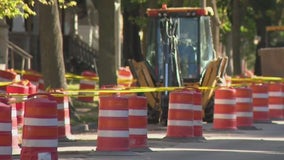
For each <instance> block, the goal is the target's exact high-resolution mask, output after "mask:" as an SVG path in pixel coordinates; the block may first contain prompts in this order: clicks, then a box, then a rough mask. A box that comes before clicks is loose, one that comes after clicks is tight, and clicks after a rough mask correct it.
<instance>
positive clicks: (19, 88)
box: [6, 83, 29, 127]
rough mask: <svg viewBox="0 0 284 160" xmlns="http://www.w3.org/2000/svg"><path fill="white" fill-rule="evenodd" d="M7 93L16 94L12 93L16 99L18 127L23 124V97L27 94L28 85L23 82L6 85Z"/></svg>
mask: <svg viewBox="0 0 284 160" xmlns="http://www.w3.org/2000/svg"><path fill="white" fill-rule="evenodd" d="M6 89H7V93H8V94H18V95H13V96H12V97H14V98H15V99H16V101H17V103H16V110H17V123H18V127H22V126H23V117H24V108H25V101H24V100H25V99H26V97H27V95H28V94H29V87H28V86H25V85H23V84H18V83H14V84H11V85H9V86H7V88H6Z"/></svg>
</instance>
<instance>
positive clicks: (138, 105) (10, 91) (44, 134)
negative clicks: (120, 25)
mask: <svg viewBox="0 0 284 160" xmlns="http://www.w3.org/2000/svg"><path fill="white" fill-rule="evenodd" d="M89 2H90V1H88V3H89ZM87 6H88V7H89V8H88V9H90V8H91V7H90V6H92V5H90V4H88V5H87ZM116 7H118V8H119V6H118V5H117V6H116ZM214 10H215V9H214V6H213V8H212V7H207V6H201V7H168V5H167V4H165V3H163V4H162V5H161V7H160V8H147V10H146V13H145V17H146V18H147V33H145V35H147V36H145V37H146V42H147V43H145V44H144V45H145V46H146V47H145V51H144V52H145V53H143V54H142V53H137V55H136V56H137V57H139V58H137V57H128V58H127V59H126V60H125V64H126V65H124V66H123V65H122V64H120V63H124V62H123V60H122V59H125V58H126V57H123V58H121V57H120V56H121V53H119V52H120V50H121V48H120V47H118V46H115V49H114V50H116V52H117V53H115V57H116V58H117V55H119V56H118V57H120V58H121V59H120V58H119V62H115V64H114V65H113V66H117V65H118V64H119V66H120V67H116V70H115V73H114V74H115V78H116V79H115V83H114V84H110V83H108V84H106V83H107V82H112V81H111V80H106V79H105V77H107V76H106V75H110V74H111V72H102V71H106V70H108V69H109V68H112V67H113V66H107V64H108V63H109V62H105V63H106V65H104V67H103V69H102V68H100V67H101V65H102V64H103V63H104V62H103V61H104V60H106V59H104V58H105V57H102V56H101V55H99V53H98V52H99V47H98V44H97V42H98V41H96V42H94V41H92V38H98V37H96V36H94V35H95V34H93V32H98V30H97V28H92V27H89V26H87V25H86V24H85V23H86V22H89V21H88V18H86V17H83V16H81V19H80V22H79V21H78V19H77V18H78V17H76V16H77V15H76V16H75V19H73V20H75V22H76V23H75V24H76V27H75V28H76V29H77V30H76V33H77V35H76V36H70V35H63V37H62V38H63V39H62V40H63V44H64V45H63V48H62V50H63V53H64V54H63V55H62V57H61V58H63V59H64V63H62V64H61V63H57V65H63V66H64V67H65V68H66V73H65V70H64V72H60V71H61V69H62V68H61V69H58V70H60V71H59V72H58V71H57V70H56V71H55V69H54V68H50V69H46V68H45V69H39V68H40V67H41V66H44V65H46V64H47V65H50V67H54V66H53V64H52V63H50V62H49V63H46V61H48V60H46V61H45V59H44V58H43V57H41V56H42V55H39V54H38V53H39V52H40V51H41V50H40V49H39V48H41V47H42V44H41V43H39V40H41V39H40V38H41V37H40V36H39V35H34V34H30V32H29V33H28V32H22V31H23V30H25V29H24V28H23V26H22V27H21V25H19V24H23V22H22V21H21V19H17V18H15V19H13V20H12V24H13V25H11V31H10V33H9V37H10V38H9V40H6V41H5V42H7V49H8V51H9V54H8V56H7V59H8V60H7V62H5V64H2V62H0V64H1V65H0V67H1V70H0V93H1V96H0V160H65V159H66V160H67V159H68V160H88V159H90V160H91V159H92V160H93V159H97V160H161V159H163V160H172V159H179V160H188V159H195V160H207V159H208V160H209V159H210V160H211V159H220V160H227V159H230V160H240V159H251V160H254V159H255V160H267V159H273V160H283V158H284V143H283V141H284V135H283V133H284V83H283V81H284V79H283V76H284V72H283V69H282V67H281V66H280V64H282V59H283V58H282V57H283V56H282V52H283V47H282V46H283V45H282V42H283V40H284V36H283V37H282V36H281V35H282V32H283V31H284V27H281V26H267V27H266V30H265V32H266V35H267V36H266V39H265V41H266V46H265V47H264V48H260V49H258V50H257V54H258V55H259V56H260V57H261V61H260V66H261V70H262V75H255V74H254V73H252V72H251V71H250V70H249V69H248V68H247V66H246V65H243V66H241V68H242V73H241V74H239V75H230V74H228V70H229V69H228V68H231V64H230V63H231V61H232V57H230V56H228V55H220V54H218V53H217V52H216V50H215V49H214V42H213V41H214V38H213V33H212V32H213V31H212V26H211V24H212V22H211V20H212V17H213V16H214ZM63 13H64V14H66V15H68V14H69V13H68V12H63V11H62V12H61V14H62V15H63ZM70 13H71V12H70ZM88 14H89V12H88ZM116 14H117V13H115V16H117V15H116ZM215 14H216V13H215ZM69 16H70V15H69ZM66 17H68V16H66ZM66 17H65V18H66ZM82 17H83V18H82ZM69 18H70V17H69ZM73 18H74V17H73ZM61 19H63V18H61ZM63 20H64V19H63ZM65 27H66V26H65ZM63 28H64V27H63ZM67 28H68V27H67ZM90 28H91V29H90ZM65 31H66V30H65ZM79 32H80V33H79ZM275 32H277V33H275ZM80 34H81V37H80ZM82 35H84V36H82ZM279 35H280V36H279ZM86 36H89V37H88V38H86ZM82 37H83V38H82ZM114 38H117V37H115V36H114ZM282 38H283V39H282ZM256 40H257V44H258V43H259V41H260V38H258V37H257V38H256ZM23 42H25V43H23ZM0 48H1V47H0ZM110 48H111V46H110ZM44 52H45V51H44ZM42 54H44V53H42ZM138 54H139V55H138ZM49 56H53V55H52V54H50V55H48V56H47V57H49ZM141 57H143V58H141ZM45 58H46V57H45ZM106 58H107V56H106ZM108 58H109V59H111V58H110V57H108ZM59 59H60V58H59ZM278 61H279V62H278ZM276 62H277V63H276ZM44 63H45V64H44ZM55 67H58V66H55ZM59 68H60V67H59ZM108 71H112V69H109V70H108ZM61 73H64V75H62V74H61ZM56 76H58V77H56ZM56 78H59V79H58V83H57V82H55V83H54V82H53V81H54V80H55V79H56ZM62 79H64V80H62ZM61 82H63V83H61ZM65 82H66V86H63V85H62V84H64V83H65ZM54 86H56V87H54Z"/></svg>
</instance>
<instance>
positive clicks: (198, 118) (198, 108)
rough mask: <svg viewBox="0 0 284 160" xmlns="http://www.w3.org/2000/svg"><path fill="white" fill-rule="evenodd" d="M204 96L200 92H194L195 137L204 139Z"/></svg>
mask: <svg viewBox="0 0 284 160" xmlns="http://www.w3.org/2000/svg"><path fill="white" fill-rule="evenodd" d="M201 99H202V94H201V92H199V91H195V92H193V100H192V103H193V106H192V107H193V136H194V137H202V136H203V127H202V101H201Z"/></svg>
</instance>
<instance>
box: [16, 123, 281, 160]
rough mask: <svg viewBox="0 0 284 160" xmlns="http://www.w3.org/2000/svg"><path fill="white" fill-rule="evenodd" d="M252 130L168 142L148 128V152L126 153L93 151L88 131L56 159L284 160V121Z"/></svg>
mask: <svg viewBox="0 0 284 160" xmlns="http://www.w3.org/2000/svg"><path fill="white" fill-rule="evenodd" d="M254 126H255V127H256V129H250V130H235V131H217V130H213V129H212V124H204V125H203V136H204V138H202V139H169V138H167V137H165V135H166V127H161V126H158V125H149V128H148V144H147V146H148V148H146V149H138V150H130V151H127V152H99V151H96V138H97V136H96V131H90V132H87V133H83V134H73V141H66V142H60V143H59V147H58V155H59V159H60V160H189V159H190V160H269V159H271V160H284V120H283V121H273V122H272V123H256V124H254ZM18 158H19V157H18V156H14V159H18Z"/></svg>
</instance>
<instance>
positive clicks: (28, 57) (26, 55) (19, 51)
mask: <svg viewBox="0 0 284 160" xmlns="http://www.w3.org/2000/svg"><path fill="white" fill-rule="evenodd" d="M7 44H8V48H9V49H10V51H11V67H12V68H14V67H15V62H14V53H17V54H18V55H20V56H21V57H22V65H21V69H22V70H24V69H25V68H26V69H31V59H32V58H33V56H32V55H30V54H29V53H28V52H27V51H25V50H23V49H22V48H20V47H19V46H18V45H16V44H14V43H13V42H11V41H7ZM25 64H26V65H25ZM25 66H26V67H25Z"/></svg>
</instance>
